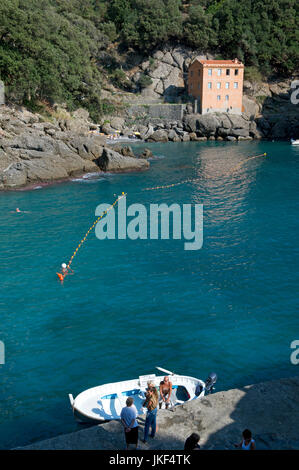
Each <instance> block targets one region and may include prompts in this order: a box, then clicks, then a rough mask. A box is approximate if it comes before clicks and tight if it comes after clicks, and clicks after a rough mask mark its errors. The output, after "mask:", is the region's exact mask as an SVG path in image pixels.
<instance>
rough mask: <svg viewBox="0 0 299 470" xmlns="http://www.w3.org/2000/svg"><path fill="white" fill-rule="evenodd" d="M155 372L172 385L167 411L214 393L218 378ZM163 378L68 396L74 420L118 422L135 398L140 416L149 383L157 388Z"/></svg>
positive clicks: (152, 377)
mask: <svg viewBox="0 0 299 470" xmlns="http://www.w3.org/2000/svg"><path fill="white" fill-rule="evenodd" d="M157 369H159V370H161V371H162V372H165V373H166V374H169V375H170V377H169V379H170V381H171V383H172V394H171V404H170V407H171V408H172V407H174V406H177V405H182V404H183V403H186V402H187V401H191V400H195V399H198V398H201V397H203V396H204V395H205V394H207V393H210V392H211V391H212V390H213V386H214V384H215V383H216V380H217V375H216V374H214V373H212V374H210V375H209V377H208V379H207V380H206V382H203V381H202V380H200V379H196V378H194V377H189V376H186V375H177V374H175V373H173V372H170V371H167V370H166V369H162V368H161V367H157ZM164 377H165V375H161V376H156V375H155V374H150V375H142V376H139V378H138V379H133V380H124V381H122V382H114V383H109V384H104V385H99V386H98V387H93V388H89V389H88V390H85V391H84V392H82V393H80V394H79V395H78V396H77V397H76V398H73V395H71V394H69V399H70V402H71V406H72V409H73V413H74V416H75V418H76V419H78V420H79V421H83V422H97V423H100V422H104V421H109V420H117V419H120V413H121V410H122V408H123V407H124V406H126V400H127V398H128V397H129V396H131V397H133V398H134V405H135V406H136V408H137V411H138V414H143V413H144V412H145V411H146V410H145V409H144V408H143V406H142V405H143V403H144V400H145V393H146V388H147V383H148V381H151V382H154V384H155V386H156V387H159V385H160V382H161V381H162V380H163V378H164Z"/></svg>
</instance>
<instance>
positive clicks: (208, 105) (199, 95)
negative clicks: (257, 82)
mask: <svg viewBox="0 0 299 470" xmlns="http://www.w3.org/2000/svg"><path fill="white" fill-rule="evenodd" d="M243 77H244V65H243V64H242V62H240V61H239V60H238V59H234V60H201V59H197V58H196V59H195V60H194V61H193V62H192V63H191V64H190V67H189V70H188V93H189V95H191V96H193V98H195V99H196V100H197V102H198V111H199V112H200V113H201V114H206V113H217V112H222V113H223V112H225V113H231V114H242V96H243Z"/></svg>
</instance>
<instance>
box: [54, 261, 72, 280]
mask: <svg viewBox="0 0 299 470" xmlns="http://www.w3.org/2000/svg"><path fill="white" fill-rule="evenodd" d="M56 274H57V276H58V277H59V279H60V281H61V282H63V281H64V278H65V276H67V275H68V274H74V271H73V270H72V268H71V267H70V266H67V265H66V263H62V265H61V272H60V273H56Z"/></svg>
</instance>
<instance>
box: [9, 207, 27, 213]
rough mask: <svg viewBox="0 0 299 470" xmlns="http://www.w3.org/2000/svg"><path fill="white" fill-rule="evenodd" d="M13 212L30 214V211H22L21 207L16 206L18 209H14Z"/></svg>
mask: <svg viewBox="0 0 299 470" xmlns="http://www.w3.org/2000/svg"><path fill="white" fill-rule="evenodd" d="M10 212H11V213H13V214H16V213H17V214H29V211H21V209H20V208H19V207H17V208H16V210H14V211H10Z"/></svg>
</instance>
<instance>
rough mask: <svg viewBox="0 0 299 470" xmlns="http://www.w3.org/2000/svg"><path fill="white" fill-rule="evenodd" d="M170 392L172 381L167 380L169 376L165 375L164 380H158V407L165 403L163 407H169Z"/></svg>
mask: <svg viewBox="0 0 299 470" xmlns="http://www.w3.org/2000/svg"><path fill="white" fill-rule="evenodd" d="M171 392H172V383H171V382H170V380H169V377H168V376H167V375H166V376H165V377H164V380H162V382H160V403H159V408H160V409H161V408H162V404H163V403H165V408H166V409H167V408H168V407H169V403H170V397H171Z"/></svg>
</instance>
